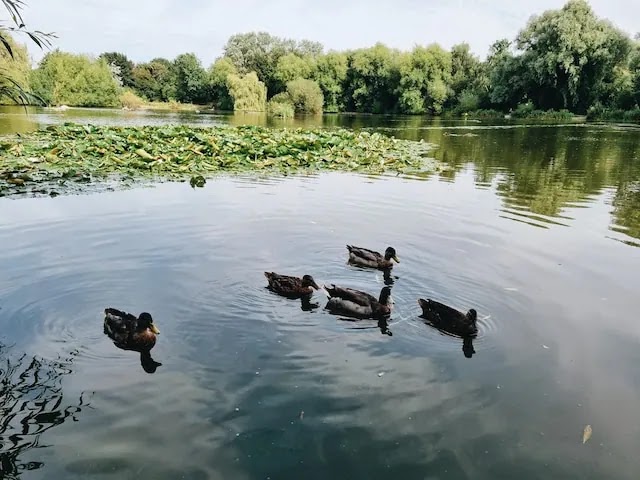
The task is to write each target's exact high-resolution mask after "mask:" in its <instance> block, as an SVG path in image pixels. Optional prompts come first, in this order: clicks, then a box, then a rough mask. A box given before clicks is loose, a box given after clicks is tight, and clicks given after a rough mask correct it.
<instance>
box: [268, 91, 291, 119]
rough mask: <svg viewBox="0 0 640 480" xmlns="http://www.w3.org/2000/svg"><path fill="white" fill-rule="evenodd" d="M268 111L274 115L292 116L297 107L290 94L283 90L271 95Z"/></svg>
mask: <svg viewBox="0 0 640 480" xmlns="http://www.w3.org/2000/svg"><path fill="white" fill-rule="evenodd" d="M267 113H268V114H269V115H270V116H272V117H282V118H292V117H293V116H294V114H295V108H294V106H293V102H292V101H291V97H290V96H289V94H288V93H287V92H282V93H278V94H276V95H274V96H273V97H271V100H269V102H268V103H267Z"/></svg>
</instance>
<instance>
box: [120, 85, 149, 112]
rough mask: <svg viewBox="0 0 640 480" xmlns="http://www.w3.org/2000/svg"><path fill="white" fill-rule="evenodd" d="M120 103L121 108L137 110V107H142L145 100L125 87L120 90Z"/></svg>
mask: <svg viewBox="0 0 640 480" xmlns="http://www.w3.org/2000/svg"><path fill="white" fill-rule="evenodd" d="M120 103H121V104H122V106H123V108H128V109H130V110H138V109H139V108H142V107H143V106H144V104H145V101H144V100H143V99H142V98H141V97H139V96H138V95H136V94H135V93H134V92H132V91H131V90H128V89H127V90H125V91H124V92H122V95H120Z"/></svg>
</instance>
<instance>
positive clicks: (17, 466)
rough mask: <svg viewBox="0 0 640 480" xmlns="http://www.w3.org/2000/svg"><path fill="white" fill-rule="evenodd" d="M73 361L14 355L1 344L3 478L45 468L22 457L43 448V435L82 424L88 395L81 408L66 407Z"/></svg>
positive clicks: (80, 401) (0, 475)
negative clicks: (65, 391)
mask: <svg viewBox="0 0 640 480" xmlns="http://www.w3.org/2000/svg"><path fill="white" fill-rule="evenodd" d="M72 357H73V355H72ZM72 360H73V359H72V358H67V359H58V360H56V361H48V360H44V359H40V358H37V357H30V356H28V355H27V354H22V355H21V356H20V355H17V356H16V355H11V352H10V348H9V347H7V346H5V345H3V344H2V343H0V478H2V479H16V478H18V477H19V476H20V475H21V473H22V472H23V471H25V470H36V469H38V468H41V467H42V466H43V465H44V464H43V463H42V462H22V461H21V460H20V456H21V455H22V454H24V453H25V452H26V451H28V450H31V449H32V448H41V447H42V445H40V435H41V434H42V433H44V432H46V431H47V430H49V429H50V428H52V427H55V426H56V425H61V424H62V423H64V422H65V421H66V420H67V419H71V420H73V421H74V422H75V421H78V418H77V414H78V413H79V412H80V411H81V410H82V408H83V407H87V406H89V404H88V403H87V400H86V398H85V395H84V394H82V395H80V398H79V399H78V401H77V405H75V404H74V405H73V406H64V405H63V403H64V402H63V401H64V394H63V391H62V377H63V376H64V375H67V374H69V373H71V369H70V367H71V363H72Z"/></svg>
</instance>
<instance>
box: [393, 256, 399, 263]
mask: <svg viewBox="0 0 640 480" xmlns="http://www.w3.org/2000/svg"><path fill="white" fill-rule="evenodd" d="M391 258H393V259H394V260H395V261H396V263H400V259H399V258H398V256H397V255H394V256H393V257H391Z"/></svg>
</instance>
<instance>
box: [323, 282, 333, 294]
mask: <svg viewBox="0 0 640 480" xmlns="http://www.w3.org/2000/svg"><path fill="white" fill-rule="evenodd" d="M323 286H324V289H325V290H326V291H327V293H328V294H329V296H330V297H334V296H335V295H336V286H335V285H334V284H333V283H331V284H329V285H328V286H327V285H323Z"/></svg>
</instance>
